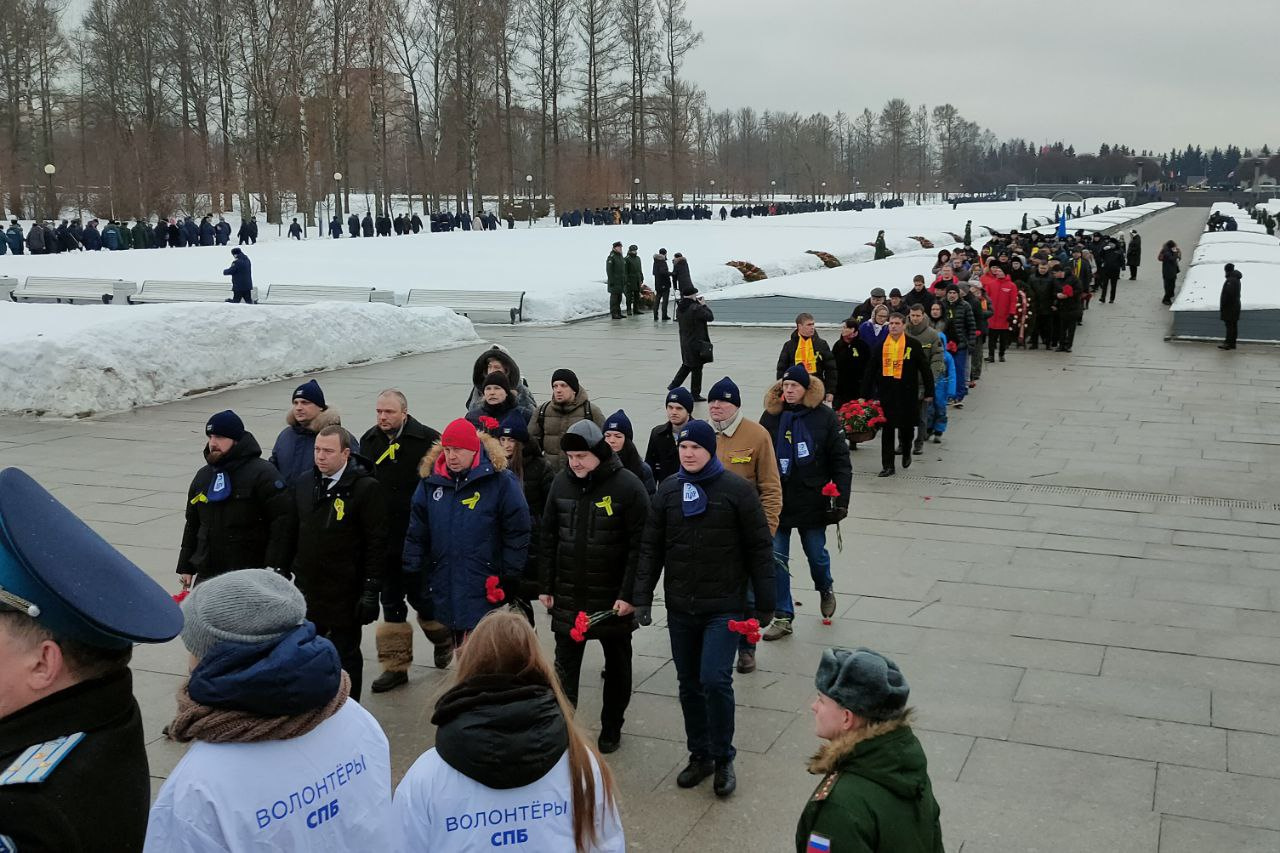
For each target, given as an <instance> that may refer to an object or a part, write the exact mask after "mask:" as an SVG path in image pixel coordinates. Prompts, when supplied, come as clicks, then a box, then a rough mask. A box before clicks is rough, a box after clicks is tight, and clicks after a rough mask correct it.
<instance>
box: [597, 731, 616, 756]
mask: <svg viewBox="0 0 1280 853" xmlns="http://www.w3.org/2000/svg"><path fill="white" fill-rule="evenodd" d="M621 745H622V729H615V728H613V727H612V726H608V727H606V728H603V729H601V730H600V738H599V739H598V740H597V741H596V746H598V747H599V748H600V752H602V753H604V754H605V755H608V754H609V753H611V752H617V751H618V747H619V746H621Z"/></svg>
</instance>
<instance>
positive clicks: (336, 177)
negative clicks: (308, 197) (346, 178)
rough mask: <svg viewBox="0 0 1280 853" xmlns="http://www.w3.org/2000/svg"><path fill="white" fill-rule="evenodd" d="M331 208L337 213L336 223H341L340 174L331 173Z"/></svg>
mask: <svg viewBox="0 0 1280 853" xmlns="http://www.w3.org/2000/svg"><path fill="white" fill-rule="evenodd" d="M333 207H334V210H336V211H337V212H338V223H339V225H341V223H342V173H341V172H334V173H333Z"/></svg>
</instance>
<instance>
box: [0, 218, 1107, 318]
mask: <svg viewBox="0 0 1280 853" xmlns="http://www.w3.org/2000/svg"><path fill="white" fill-rule="evenodd" d="M1106 201H1107V200H1106V199H1090V200H1089V201H1088V202H1086V204H1087V205H1089V206H1092V205H1093V204H1098V205H1100V206H1104V205H1105V203H1106ZM1054 207H1055V205H1054V203H1053V202H1051V201H1048V200H1046V199H1025V200H1022V201H1016V202H993V203H982V204H970V205H960V207H959V208H958V209H956V210H952V209H951V206H950V205H942V204H935V205H921V206H910V205H909V206H906V207H900V208H895V209H893V210H880V209H874V210H865V211H848V212H832V213H807V214H794V215H790V216H776V217H756V218H753V219H736V220H735V219H729V220H728V221H726V222H723V223H722V222H720V221H719V220H718V219H717V220H714V221H711V222H668V223H661V224H656V225H618V226H583V227H579V228H521V227H517V228H516V229H514V230H510V231H508V230H506V229H503V230H500V231H484V232H482V231H470V232H464V231H454V232H452V233H447V234H431V233H423V234H418V235H414V236H405V237H387V238H371V239H358V240H352V239H349V238H343V239H341V240H322V239H318V238H315V237H313V238H312V239H310V240H306V241H302V242H298V241H292V240H287V239H285V240H277V239H272V240H264V241H263V242H262V243H260V244H259V245H257V246H250V247H247V248H246V254H248V255H249V256H250V258H251V259H252V261H253V277H254V282H255V284H256V285H257V287H258V289H259V291H260V292H261V291H263V290H265V288H266V286H267V285H269V284H272V283H280V284H308V285H367V286H370V287H376V288H379V289H383V290H393V291H395V292H396V293H397V295H398V297H399V298H400V299H401V300H403V297H404V296H406V295H407V294H408V292H409V290H410V289H412V288H417V287H425V288H437V289H474V290H524V291H526V300H525V309H526V313H525V316H526V317H527V318H529V319H531V320H535V321H543V322H562V321H565V320H570V319H574V318H578V317H584V316H590V315H593V314H599V313H603V312H604V311H606V310H607V307H608V295H607V293H606V291H605V287H604V261H605V257H606V256H607V255H608V253H609V247H610V245H611V244H612V243H613V241H614V240H620V241H622V242H623V244H624V245H630V244H632V243H635V244H637V245H639V247H640V257H641V258H642V259H643V261H644V270H645V281H646V283H649V284H651V283H652V280H651V276H650V275H649V270H650V268H651V266H652V257H653V254H654V253H655V252H656V251H657V250H658V249H659V248H666V249H667V251H668V254H669V255H674V253H675V252H683V253H684V254H685V256H686V257H688V258H689V263H690V268H691V271H692V274H693V280H694V282H695V283H696V284H697V286H698V287H699V289H701V290H703V291H709V290H715V289H717V288H721V287H726V286H729V285H733V284H740V283H741V282H742V276H741V274H740V273H739V272H738V271H737V270H735V269H733V268H731V267H728V266H725V264H726V262H728V261H747V262H749V263H752V264H755V265H756V266H758V267H760V268H762V269H763V270H764V271H765V273H766V274H768V275H769V277H770V279H775V278H779V277H782V276H788V275H791V274H794V273H799V272H805V271H809V270H819V269H825V268H824V267H823V265H822V262H821V261H820V260H819V259H818V258H817V257H816V256H814V255H811V254H807V251H808V250H810V249H812V250H818V251H823V252H828V253H830V254H832V255H835V256H836V257H837V258H839V259H840V261H841V262H842V263H844V264H855V263H858V262H861V261H867V260H870V259H871V257H872V254H873V252H872V249H871V248H870V247H869V246H868V245H867V244H868V243H871V242H873V241H874V240H875V237H876V232H877V230H880V229H884V231H885V239H886V243H887V245H888V247H889V248H890V249H892V250H893V251H894V252H897V253H902V252H907V251H912V250H918V249H919V248H920V243H919V242H917V241H916V240H913V239H912V238H913V237H924V238H926V239H927V240H929V241H931V242H933V243H934V244H936V245H937V246H938V247H939V248H940V247H942V246H945V245H949V244H951V243H953V242H954V240H953V238H952V237H951V236H950V234H949V233H948V232H951V233H953V234H957V235H959V234H962V233H963V231H964V225H965V221H966V220H969V219H972V220H973V237H974V239H975V240H980V239H981V238H982V237H983V236H984V235H985V234H986V233H987V232H986V230H985V227H990V228H994V229H997V230H1001V231H1006V230H1009V229H1011V228H1019V227H1020V226H1021V224H1022V218H1023V215H1024V214H1026V215H1027V218H1028V226H1029V227H1030V226H1032V223H1033V222H1034V221H1036V220H1039V221H1040V222H1041V223H1043V224H1042V225H1041V226H1040V227H1041V230H1045V229H1047V228H1052V227H1053V224H1052V223H1051V222H1050V220H1052V218H1053V212H1054ZM1108 215H1114V212H1111V213H1109V214H1108ZM1089 220H1090V217H1088V216H1086V217H1082V218H1080V219H1073V220H1070V221H1069V227H1074V226H1075V225H1076V224H1077V223H1080V224H1081V227H1083V224H1084V223H1087V222H1088V221H1089ZM228 221H231V220H230V218H228ZM234 227H235V224H234V223H233V228H234ZM263 231H264V234H265V233H266V232H267V231H274V226H271V227H270V228H264V229H263ZM313 233H314V232H313ZM233 242H234V240H233ZM229 263H230V255H229V253H228V250H227V249H226V248H221V247H194V248H184V249H158V250H131V251H123V252H105V251H104V252H70V253H63V254H61V255H52V256H48V255H45V256H36V257H32V256H30V255H23V256H21V257H12V256H5V259H4V263H3V266H2V274H4V275H9V276H15V277H18V278H22V277H25V276H28V275H41V276H74V277H94V278H121V279H125V280H127V281H135V282H139V283H141V282H142V281H144V280H146V279H166V280H178V281H226V279H224V278H223V277H222V270H223V269H224V268H225V267H227V266H228V265H229ZM121 310H132V309H129V308H122V309H121Z"/></svg>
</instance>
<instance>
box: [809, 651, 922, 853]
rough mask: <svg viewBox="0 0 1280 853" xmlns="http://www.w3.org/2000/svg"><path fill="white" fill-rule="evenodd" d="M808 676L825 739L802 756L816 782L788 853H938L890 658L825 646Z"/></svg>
mask: <svg viewBox="0 0 1280 853" xmlns="http://www.w3.org/2000/svg"><path fill="white" fill-rule="evenodd" d="M814 682H815V684H816V685H817V688H818V695H817V698H815V699H814V701H813V704H812V705H811V706H810V708H811V710H812V711H813V721H814V731H815V733H816V734H817V735H818V737H820V738H822V739H823V740H825V741H826V744H824V745H823V747H822V749H820V750H819V751H818V754H817V755H815V756H814V757H813V758H812V759H810V761H809V772H810V773H813V774H815V775H818V774H821V775H822V781H821V782H820V783H818V787H817V789H816V790H815V791H814V792H813V796H812V797H810V798H809V802H808V803H807V804H806V805H805V808H804V813H803V814H802V815H801V816H800V821H799V824H798V825H797V826H796V853H810V851H814V850H825V851H842V850H913V851H920V853H942V850H943V846H942V824H941V821H940V819H939V815H940V810H939V808H938V803H937V800H935V799H934V797H933V786H932V785H931V784H930V782H929V772H928V769H927V765H926V762H925V755H924V749H923V747H921V746H920V741H919V740H918V739H917V738H916V736H915V733H914V732H913V731H912V730H911V710H910V709H909V708H907V698H908V696H909V695H910V692H911V690H910V687H909V685H908V684H907V679H906V678H905V677H904V676H903V675H902V672H901V670H899V669H898V665H897V664H896V663H894V662H893V661H892V660H890V659H889V658H887V657H885V656H884V655H882V654H880V653H879V652H874V651H872V650H871V649H864V648H858V649H854V650H852V651H850V650H849V649H827V650H826V651H824V652H823V653H822V660H821V662H820V663H819V664H818V674H817V676H816V677H815V678H814Z"/></svg>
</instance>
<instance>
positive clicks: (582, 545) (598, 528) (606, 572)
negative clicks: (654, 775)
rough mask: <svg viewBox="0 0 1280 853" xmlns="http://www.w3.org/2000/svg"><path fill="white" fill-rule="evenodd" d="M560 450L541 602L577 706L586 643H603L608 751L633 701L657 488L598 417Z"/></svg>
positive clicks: (546, 520)
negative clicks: (629, 462) (640, 567)
mask: <svg viewBox="0 0 1280 853" xmlns="http://www.w3.org/2000/svg"><path fill="white" fill-rule="evenodd" d="M560 448H561V450H563V451H564V454H565V458H566V461H567V465H566V467H565V469H564V470H562V471H561V472H560V473H558V474H556V477H555V479H554V480H553V481H552V482H551V491H550V493H549V494H548V496H547V506H546V511H545V512H544V513H543V515H542V531H541V536H540V538H539V542H538V546H539V548H540V549H541V552H542V554H541V559H540V560H539V561H538V567H539V578H538V588H539V590H541V595H539V596H538V600H539V601H541V602H542V604H543V606H545V607H546V608H547V610H549V611H550V612H551V631H552V633H553V634H555V638H556V671H557V672H558V674H559V676H560V685H561V687H563V688H564V692H565V696H566V697H567V698H568V699H569V701H570V702H572V703H573V704H574V705H577V704H578V679H579V675H580V673H581V671H582V653H583V651H584V649H585V641H586V640H599V641H600V648H601V650H602V651H603V652H604V663H605V676H604V697H603V699H604V704H603V707H602V709H601V711H600V739H599V741H598V743H599V746H600V751H601V752H605V753H608V752H613V751H614V750H616V749H617V748H618V745H619V743H620V741H621V740H622V723H623V717H624V715H625V713H626V710H627V705H628V704H629V703H630V701H631V632H632V631H634V630H635V628H636V624H635V619H634V618H633V616H632V613H633V612H634V608H633V607H632V606H631V601H632V598H633V594H632V590H633V588H634V584H635V577H636V564H637V563H638V562H639V560H640V539H641V537H642V536H643V534H644V525H645V521H646V520H647V519H648V517H649V493H648V491H646V490H645V487H644V484H643V483H641V482H640V478H638V477H637V476H636V475H635V474H632V473H631V472H630V471H628V470H627V469H626V468H624V467H623V465H622V460H620V459H619V458H618V456H617V454H615V453H614V452H613V449H612V448H611V447H610V446H609V443H608V442H606V441H605V440H604V434H603V433H602V432H600V428H599V427H598V426H596V425H595V424H594V423H593V422H591V421H578V422H577V423H576V424H574V425H573V426H571V427H569V431H568V432H566V433H565V435H564V438H563V439H562V440H561V442H560ZM593 617H594V619H593Z"/></svg>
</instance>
